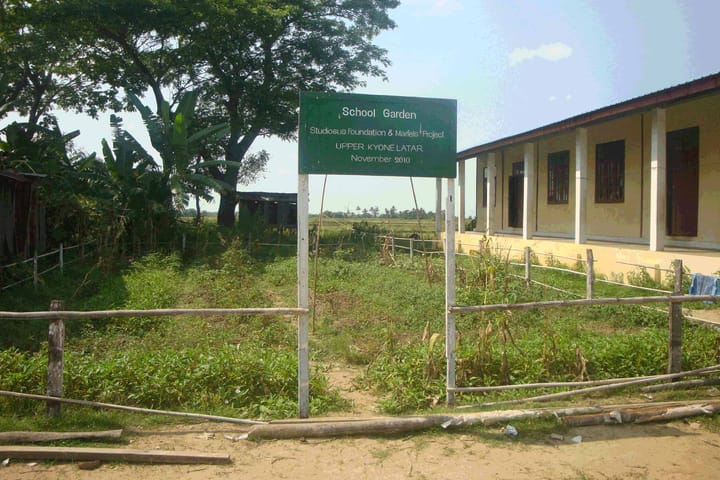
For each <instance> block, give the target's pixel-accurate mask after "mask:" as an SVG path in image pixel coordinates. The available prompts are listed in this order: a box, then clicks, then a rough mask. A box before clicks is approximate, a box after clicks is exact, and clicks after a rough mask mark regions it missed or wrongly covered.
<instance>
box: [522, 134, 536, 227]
mask: <svg viewBox="0 0 720 480" xmlns="http://www.w3.org/2000/svg"><path fill="white" fill-rule="evenodd" d="M523 168H524V172H525V175H524V178H523V240H529V239H531V238H532V237H533V233H535V204H536V202H535V144H534V143H526V144H525V156H524V167H523Z"/></svg>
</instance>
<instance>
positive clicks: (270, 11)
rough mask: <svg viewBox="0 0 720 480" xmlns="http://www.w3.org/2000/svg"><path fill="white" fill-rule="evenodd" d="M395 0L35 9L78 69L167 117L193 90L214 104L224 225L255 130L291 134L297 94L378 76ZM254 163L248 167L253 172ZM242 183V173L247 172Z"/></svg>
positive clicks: (75, 2)
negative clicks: (378, 40)
mask: <svg viewBox="0 0 720 480" xmlns="http://www.w3.org/2000/svg"><path fill="white" fill-rule="evenodd" d="M398 3H399V2H398V1H397V0H365V1H347V0H196V1H194V2H171V1H167V0H126V1H123V2H117V1H115V0H64V1H62V2H40V4H43V6H42V7H40V6H39V5H37V4H34V5H35V7H37V8H38V9H39V10H40V11H42V12H43V13H44V15H46V16H47V17H48V18H52V19H53V21H54V22H55V24H56V25H61V28H60V27H57V26H56V27H55V29H54V30H53V29H52V28H51V27H48V26H47V25H45V27H46V28H47V29H48V31H51V32H53V33H54V34H60V32H59V31H60V30H62V32H64V34H65V35H66V37H65V38H66V39H67V41H68V42H69V43H71V44H72V45H75V46H77V47H78V48H81V49H82V51H83V55H82V57H81V61H80V62H78V66H79V68H80V69H81V71H82V72H83V74H84V75H85V76H86V77H87V78H91V79H93V80H94V81H95V82H96V85H109V86H111V87H112V88H115V89H119V88H122V89H124V90H125V91H127V92H130V93H134V94H137V95H140V94H142V93H144V92H145V91H147V90H150V92H151V93H152V95H153V96H154V98H155V102H156V113H157V114H159V113H160V109H161V108H162V105H163V102H164V101H165V100H166V93H167V95H168V97H169V99H170V100H169V101H168V103H170V104H171V105H173V104H174V103H175V102H176V101H177V100H178V99H179V98H180V97H181V95H182V93H183V92H184V91H185V90H187V89H189V88H196V89H198V90H199V92H200V96H201V97H202V99H201V103H202V104H203V105H206V106H208V107H209V110H208V116H207V118H206V121H207V122H209V123H206V124H205V125H212V124H217V123H221V122H227V123H228V124H229V133H228V135H226V137H225V138H224V139H223V142H222V147H223V155H224V159H225V161H226V163H225V164H223V165H220V164H218V165H214V166H212V167H209V171H210V172H211V173H212V175H213V177H214V178H215V179H216V180H218V181H221V182H224V183H225V184H227V185H230V186H231V187H232V190H230V191H227V192H224V193H223V194H222V195H221V199H220V205H219V209H218V223H220V224H222V225H232V224H233V223H234V220H235V217H234V211H235V206H236V196H235V192H234V190H235V188H236V185H237V183H238V181H242V180H243V175H248V174H251V173H252V172H257V166H259V165H262V164H263V163H264V161H266V160H267V154H266V153H264V152H260V153H259V154H256V155H250V154H249V151H250V148H251V146H252V144H253V142H254V141H255V139H257V138H258V137H259V136H270V135H276V136H279V137H280V138H283V139H292V138H294V136H295V131H296V126H297V113H296V109H297V107H298V101H299V100H298V92H299V91H301V90H319V91H328V90H334V89H345V90H350V89H353V88H355V87H357V86H360V85H362V84H363V79H364V78H365V77H367V76H382V75H383V68H384V67H385V66H387V65H388V63H389V62H388V59H387V57H386V52H385V51H384V50H383V49H381V48H379V47H377V46H375V45H374V44H373V43H372V40H373V38H374V37H375V36H376V35H378V34H379V33H380V32H381V31H382V30H385V29H390V28H393V27H394V23H393V21H392V20H391V19H390V18H389V16H388V14H387V11H388V10H389V9H391V8H394V7H396V6H397V5H398ZM246 166H249V167H251V168H246ZM245 178H247V177H245Z"/></svg>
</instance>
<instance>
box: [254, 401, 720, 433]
mask: <svg viewBox="0 0 720 480" xmlns="http://www.w3.org/2000/svg"><path fill="white" fill-rule="evenodd" d="M715 404H718V405H720V402H714V403H713V402H707V401H703V402H702V403H700V402H697V403H696V404H694V405H687V403H684V402H663V403H657V404H642V405H637V404H630V405H612V406H590V407H588V406H579V407H568V408H540V409H522V410H500V411H492V412H473V413H467V414H463V415H457V414H437V415H425V416H409V417H375V418H370V419H332V418H330V419H321V420H317V419H314V420H313V419H311V420H299V421H278V422H271V423H269V424H266V425H258V426H255V427H252V428H251V429H250V431H249V432H248V439H249V440H260V439H275V440H280V439H291V438H324V437H341V436H352V435H378V434H397V433H403V432H414V431H420V430H426V429H429V428H434V427H438V426H440V427H442V428H445V429H447V428H451V427H457V426H468V425H478V424H480V425H485V426H491V425H498V424H504V423H508V422H515V421H519V420H526V419H533V418H563V419H565V418H570V417H574V418H576V419H577V418H583V417H585V416H590V415H595V416H596V419H594V420H593V421H594V422H595V423H594V424H597V423H602V422H603V420H602V419H603V418H604V417H607V416H608V415H610V416H611V417H617V414H615V413H614V412H618V411H623V412H624V411H625V410H628V411H629V412H634V411H636V410H637V411H644V412H647V413H645V414H644V416H643V417H642V418H655V417H657V418H658V420H657V421H661V420H663V419H665V418H668V417H667V416H664V417H661V416H659V415H661V414H664V413H666V412H668V411H671V410H673V409H681V408H685V409H686V411H688V412H693V414H708V411H709V407H710V406H712V407H713V408H715ZM623 414H625V413H623ZM597 418H599V419H600V421H599V422H598V421H597ZM636 418H640V417H639V416H638V417H636ZM583 420H584V418H583ZM583 420H580V421H583ZM608 423H609V422H608ZM615 423H617V422H615ZM588 424H592V423H588Z"/></svg>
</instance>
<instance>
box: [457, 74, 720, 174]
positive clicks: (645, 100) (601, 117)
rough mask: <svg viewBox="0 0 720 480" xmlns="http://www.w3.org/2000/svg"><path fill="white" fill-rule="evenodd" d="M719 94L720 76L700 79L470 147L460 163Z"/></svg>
mask: <svg viewBox="0 0 720 480" xmlns="http://www.w3.org/2000/svg"><path fill="white" fill-rule="evenodd" d="M718 92H720V72H718V73H715V74H712V75H708V76H706V77H702V78H698V79H696V80H692V81H690V82H686V83H681V84H679V85H675V86H673V87H669V88H665V89H663V90H658V91H657V92H653V93H649V94H647V95H642V96H640V97H635V98H632V99H630V100H625V101H623V102H620V103H616V104H614V105H609V106H607V107H602V108H599V109H597V110H592V111H590V112H587V113H583V114H580V115H576V116H574V117H570V118H566V119H565V120H560V121H559V122H555V123H551V124H549V125H545V126H542V127H539V128H535V129H533V130H528V131H527V132H523V133H519V134H517V135H512V136H510V137H505V138H501V139H499V140H494V141H492V142H489V143H484V144H482V145H477V146H475V147H470V148H467V149H465V150H462V151H460V152H458V154H457V159H458V160H467V159H469V158H473V157H476V156H477V155H479V154H481V153H486V152H492V151H494V150H499V149H501V148H503V147H507V146H510V145H516V144H518V143H524V142H531V141H535V140H538V139H540V138H542V137H546V136H549V135H554V134H558V133H561V132H565V131H568V130H572V129H575V128H578V127H587V126H589V125H592V124H595V123H599V122H603V121H607V120H612V119H614V118H618V117H623V116H626V115H631V114H634V113H637V112H641V111H644V110H649V109H652V108H656V107H665V106H668V105H671V104H673V103H677V102H681V101H684V100H688V99H691V98H694V97H699V96H702V95H710V94H713V93H718Z"/></svg>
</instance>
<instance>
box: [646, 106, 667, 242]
mask: <svg viewBox="0 0 720 480" xmlns="http://www.w3.org/2000/svg"><path fill="white" fill-rule="evenodd" d="M651 128H652V130H651V133H650V250H651V251H653V252H661V251H663V250H664V249H665V228H666V222H667V219H666V212H667V210H666V208H667V185H666V183H665V182H666V178H667V147H666V134H667V127H666V121H665V109H664V108H656V109H654V110H653V111H652V127H651Z"/></svg>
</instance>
